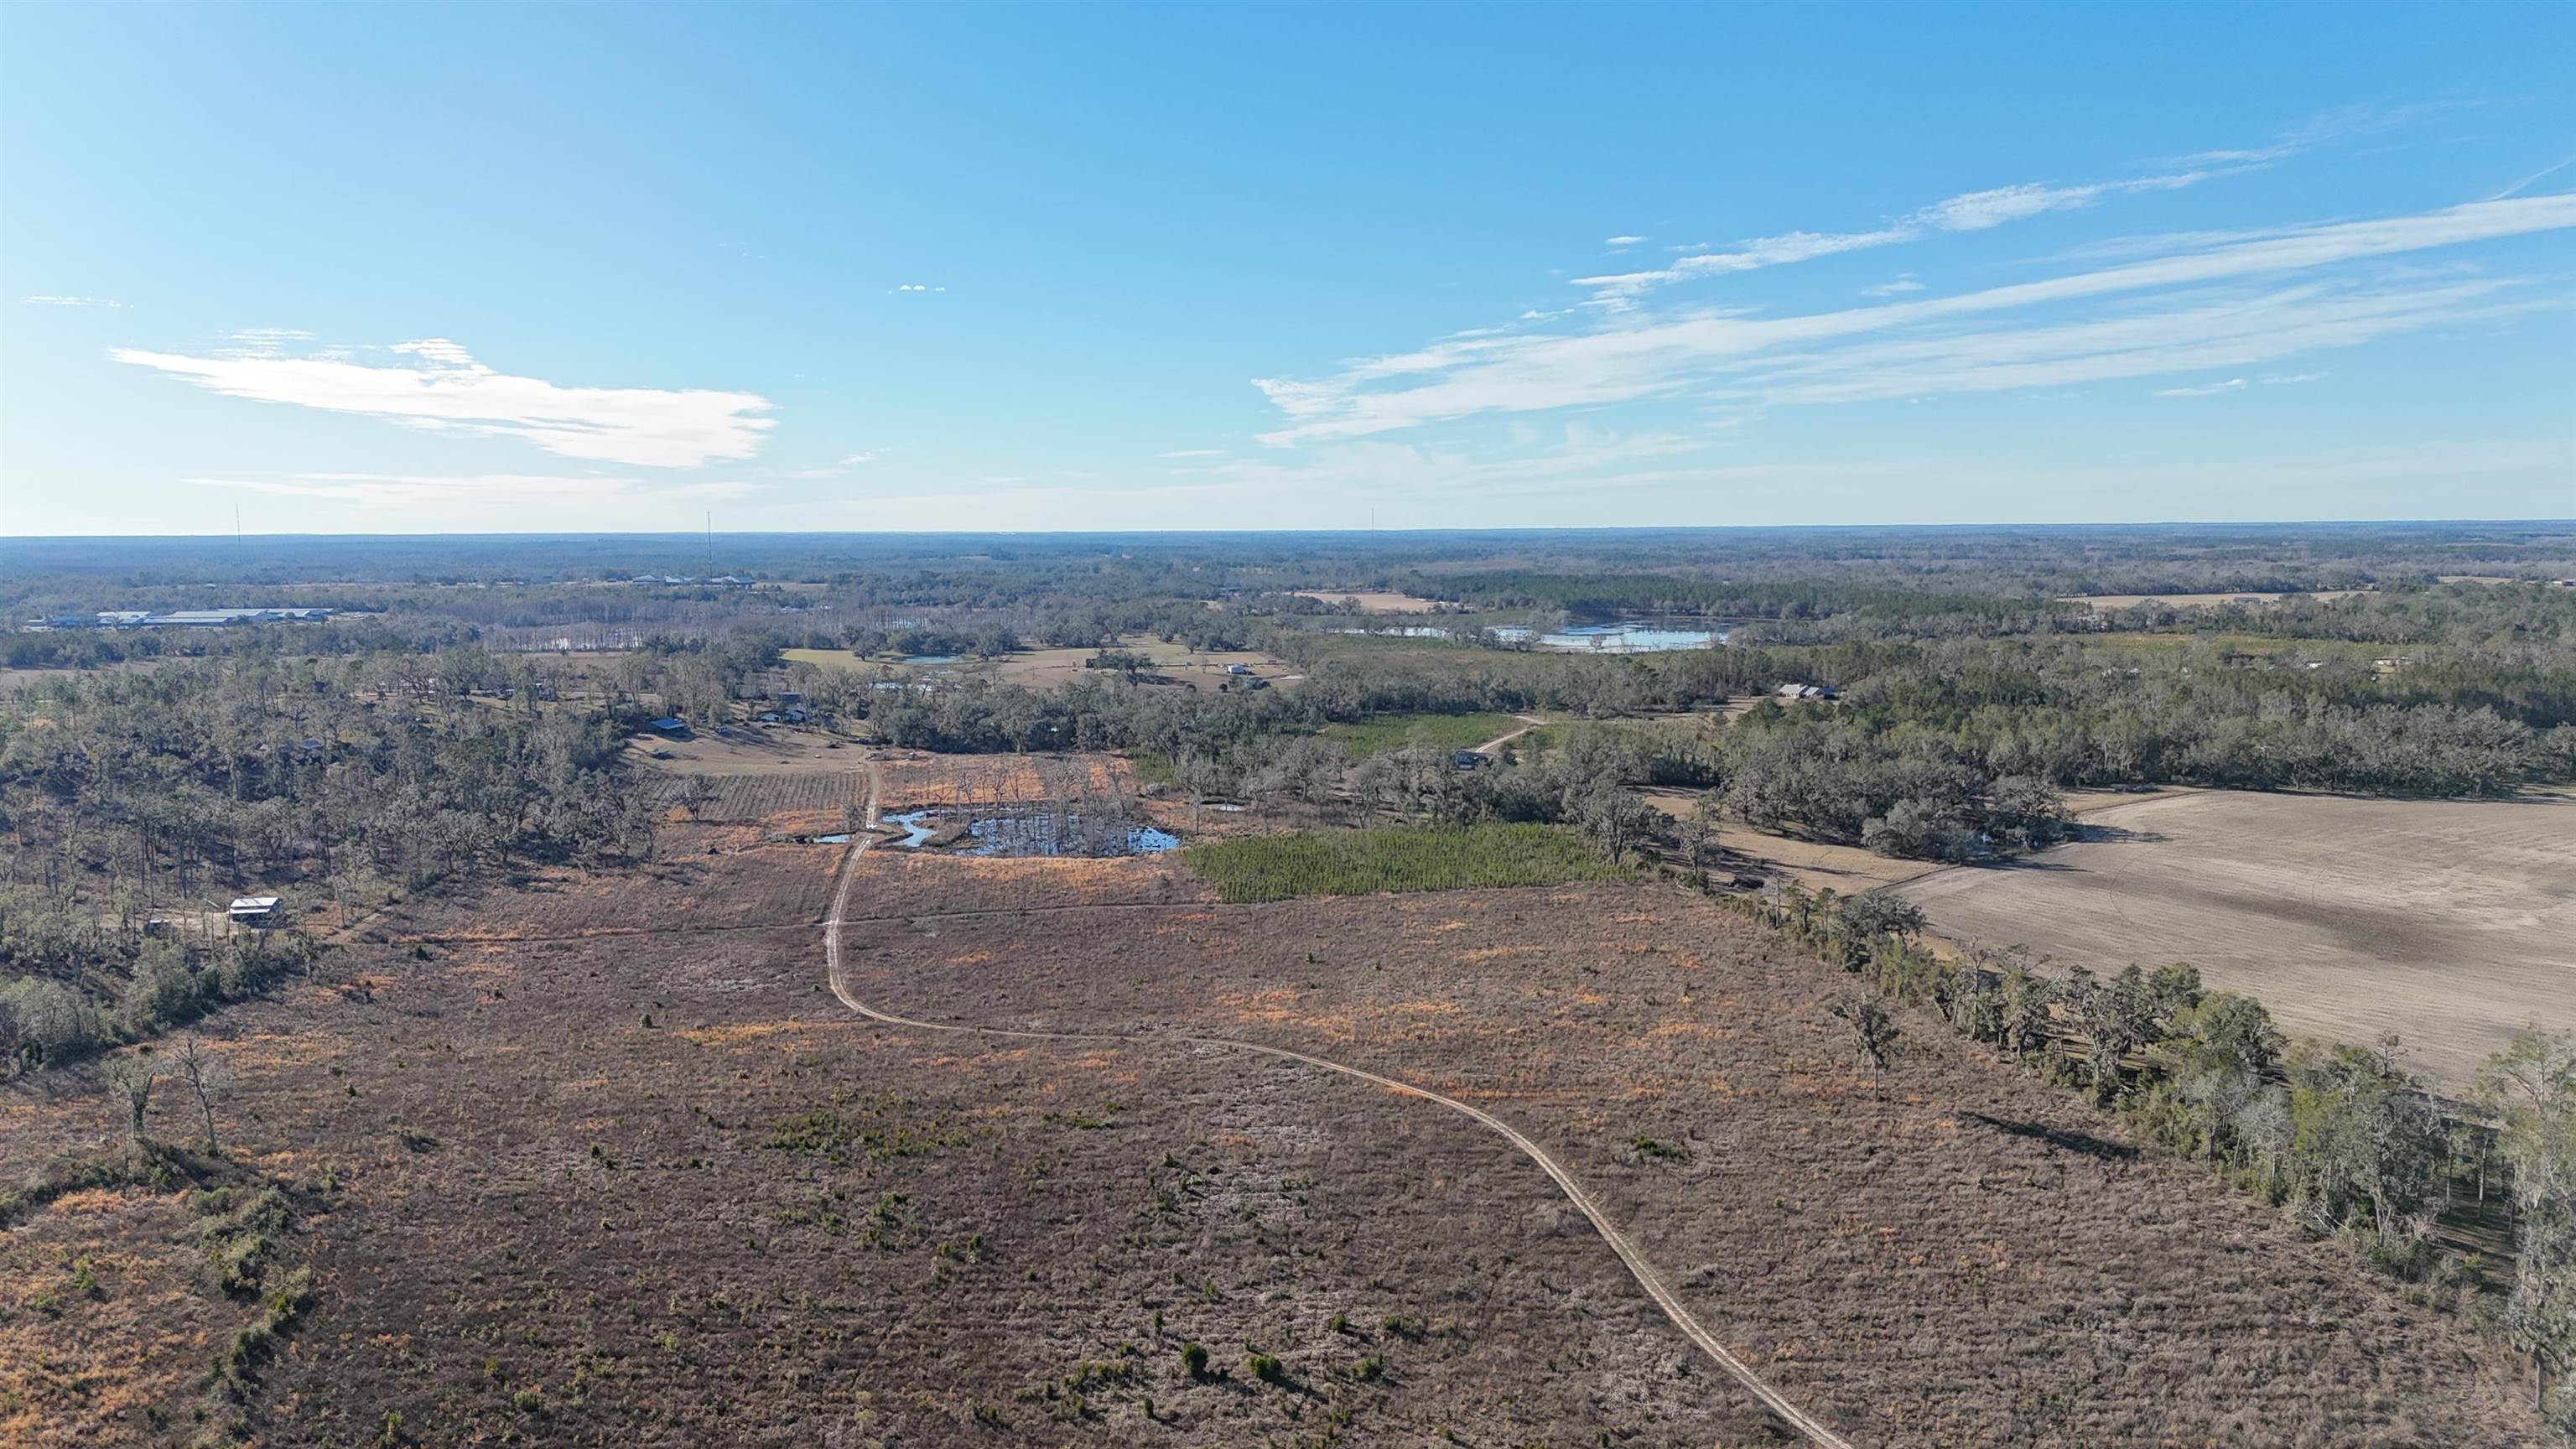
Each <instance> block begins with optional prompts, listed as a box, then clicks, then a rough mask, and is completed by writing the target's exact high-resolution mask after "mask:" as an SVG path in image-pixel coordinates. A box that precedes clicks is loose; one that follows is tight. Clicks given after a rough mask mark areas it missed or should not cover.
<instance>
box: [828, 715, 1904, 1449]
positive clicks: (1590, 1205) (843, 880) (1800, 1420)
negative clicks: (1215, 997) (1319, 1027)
mask: <svg viewBox="0 0 2576 1449" xmlns="http://www.w3.org/2000/svg"><path fill="white" fill-rule="evenodd" d="M1505 738H1506V739H1508V738H1510V736H1505ZM1496 743H1497V744H1499V743H1500V741H1497V742H1496ZM867 771H868V803H867V828H864V829H861V830H855V831H852V832H851V834H850V844H849V848H848V849H847V850H846V851H845V852H843V854H842V856H841V865H840V871H839V877H838V879H837V880H836V881H835V882H834V883H833V887H832V910H831V915H830V916H829V918H827V919H826V920H825V921H824V922H823V959H824V969H825V971H826V972H827V973H828V975H829V977H830V980H831V985H832V994H833V995H834V996H836V997H839V998H840V1001H841V1004H842V1005H843V1006H846V1007H848V1008H849V1009H850V1010H852V1011H855V1012H857V1013H858V1014H859V1015H861V1016H864V1017H867V1018H869V1019H870V1020H872V1021H881V1022H884V1023H885V1024H886V1025H888V1026H899V1027H905V1028H908V1029H910V1030H913V1031H939V1032H962V1033H969V1034H973V1035H977V1036H997V1037H1009V1038H1014V1039H1018V1040H1023V1041H1063V1042H1103V1041H1122V1042H1141V1043H1147V1044H1152V1045H1157V1046H1162V1047H1166V1048H1184V1049H1192V1050H1201V1051H1236V1052H1255V1053H1258V1054H1260V1055H1262V1056H1267V1057H1276V1058H1278V1059H1280V1060H1282V1061H1290V1062H1297V1063H1300V1064H1301V1065H1304V1066H1309V1067H1313V1068H1316V1069H1317V1070H1319V1071H1327V1072H1339V1073H1341V1074H1342V1075H1343V1076H1346V1077H1356V1078H1358V1079H1359V1080H1361V1081H1364V1082H1369V1083H1372V1084H1374V1085H1376V1086H1380V1087H1384V1088H1385V1089H1387V1090H1388V1091H1390V1092H1400V1093H1403V1094H1404V1095H1406V1096H1408V1097H1419V1098H1421V1099H1422V1100H1423V1101H1426V1102H1430V1103H1432V1104H1434V1105H1436V1106H1440V1107H1445V1108H1447V1109H1448V1110H1450V1111H1452V1112H1456V1113H1458V1114H1459V1115H1460V1116H1463V1117H1466V1118H1468V1119H1469V1120H1471V1121H1473V1122H1475V1123H1476V1124H1477V1125H1478V1126H1480V1127H1483V1128H1485V1129H1486V1130H1487V1131H1490V1132H1492V1133H1494V1134H1495V1135H1496V1136H1498V1137H1500V1138H1502V1139H1503V1140H1504V1141H1505V1142H1508V1143H1510V1144H1511V1145H1512V1146H1513V1147H1515V1148H1518V1149H1519V1150H1520V1152H1521V1155H1522V1156H1524V1157H1527V1158H1528V1159H1529V1160H1530V1161H1532V1162H1535V1163H1537V1164H1538V1166H1539V1170H1540V1171H1542V1172H1545V1173H1546V1174H1547V1175H1548V1178H1549V1179H1550V1180H1551V1181H1553V1182H1554V1183H1555V1184H1556V1185H1557V1188H1558V1190H1560V1191H1562V1192H1563V1193H1564V1194H1565V1196H1566V1198H1567V1200H1569V1201H1571V1202H1572V1203H1573V1204H1574V1205H1575V1206H1576V1207H1578V1208H1581V1209H1582V1210H1583V1215H1584V1216H1585V1217H1586V1218H1589V1219H1591V1221H1592V1226H1593V1228H1594V1229H1595V1230H1596V1231H1598V1232H1599V1233H1600V1234H1601V1240H1602V1241H1603V1242H1606V1243H1608V1244H1609V1245H1610V1250H1611V1251H1612V1252H1614V1253H1617V1254H1618V1255H1619V1261H1620V1262H1621V1263H1622V1264H1624V1265H1626V1267H1627V1269H1628V1272H1629V1274H1630V1276H1632V1277H1634V1278H1635V1279H1636V1280H1637V1286H1638V1287H1640V1288H1643V1289H1645V1290H1646V1294H1647V1296H1648V1297H1651V1298H1653V1299H1654V1300H1655V1305H1656V1306H1657V1307H1659V1308H1661V1309H1663V1310H1664V1316H1665V1317H1667V1318H1669V1319H1671V1320H1672V1321H1673V1326H1674V1327H1676V1328H1678V1329H1680V1330H1681V1331H1682V1333H1683V1335H1684V1336H1685V1337H1687V1338H1688V1339H1690V1341H1691V1342H1692V1343H1693V1344H1696V1345H1697V1346H1698V1347H1699V1350H1700V1352H1702V1353H1704V1354H1706V1355H1708V1357H1709V1360H1710V1361H1711V1362H1713V1363H1715V1364H1716V1365H1717V1366H1718V1367H1719V1368H1722V1369H1724V1370H1726V1372H1727V1373H1728V1374H1730V1375H1732V1376H1733V1377H1734V1379H1735V1381H1736V1382H1737V1383H1740V1384H1742V1385H1744V1387H1745V1388H1746V1389H1748V1390H1750V1391H1751V1392H1752V1394H1753V1396H1754V1397H1755V1398H1757V1399H1760V1400H1761V1401H1762V1402H1763V1403H1764V1404H1765V1405H1766V1406H1768V1407H1769V1408H1770V1410H1771V1411H1772V1412H1773V1413H1775V1414H1777V1415H1779V1416H1780V1418H1781V1419H1782V1421H1783V1422H1785V1423H1787V1424H1788V1425H1789V1427H1791V1428H1793V1429H1795V1430H1797V1431H1798V1432H1799V1433H1801V1434H1803V1435H1805V1436H1806V1437H1807V1438H1808V1439H1809V1440H1810V1441H1812V1442H1814V1443H1816V1444H1819V1445H1823V1446H1826V1449H1856V1446H1854V1445H1853V1444H1852V1442H1851V1441H1850V1440H1848V1439H1845V1438H1844V1437H1843V1436H1842V1435H1840V1434H1837V1433H1835V1432H1834V1431H1833V1430H1832V1429H1830V1428H1828V1427H1826V1426H1825V1425H1824V1424H1822V1423H1819V1422H1817V1421H1816V1420H1815V1419H1813V1418H1811V1417H1809V1416H1808V1415H1807V1413H1806V1412H1805V1411H1804V1410H1802V1409H1800V1408H1799V1407H1798V1406H1797V1405H1796V1404H1794V1403H1791V1402H1790V1401H1789V1398H1788V1396H1787V1395H1785V1394H1783V1393H1781V1392H1780V1391H1779V1390H1778V1389H1776V1388H1774V1387H1772V1385H1771V1384H1770V1383H1769V1381H1767V1380H1765V1379H1764V1378H1763V1377H1762V1376H1761V1375H1760V1374H1758V1373H1755V1372H1754V1371H1753V1369H1752V1368H1751V1367H1750V1366H1749V1365H1747V1364H1746V1363H1745V1362H1744V1361H1743V1360H1742V1359H1740V1358H1737V1357H1736V1356H1735V1355H1734V1354H1733V1353H1732V1352H1730V1351H1728V1349H1727V1347H1726V1345H1725V1344H1723V1343H1720V1342H1719V1341H1718V1339H1717V1335H1716V1334H1713V1333H1711V1332H1709V1330H1708V1327H1707V1325H1705V1324H1703V1323H1701V1322H1700V1321H1699V1319H1698V1317H1697V1316H1695V1315H1694V1314H1692V1312H1691V1311H1690V1309H1688V1308H1686V1307H1684V1306H1683V1304H1682V1301H1681V1298H1680V1297H1679V1296H1678V1295H1676V1294H1675V1293H1674V1292H1673V1290H1672V1286H1671V1285H1670V1284H1668V1283H1666V1282H1665V1281H1664V1276H1663V1274H1661V1273H1659V1272H1657V1271H1656V1270H1655V1266H1654V1264H1652V1263H1649V1262H1647V1261H1646V1256H1645V1254H1643V1253H1641V1252H1639V1251H1638V1250H1637V1245H1636V1244H1635V1243H1633V1242H1631V1241H1629V1239H1628V1235H1627V1234H1625V1233H1623V1232H1621V1231H1619V1229H1618V1227H1617V1225H1616V1224H1614V1223H1612V1222H1611V1221H1610V1218H1609V1215H1608V1214H1606V1213H1604V1212H1603V1211H1602V1210H1601V1206H1600V1204H1598V1203H1596V1202H1594V1201H1593V1200H1592V1195H1591V1194H1590V1193H1588V1192H1585V1191H1584V1190H1583V1185H1582V1184H1581V1183H1580V1182H1577V1181H1576V1180H1575V1178H1574V1174H1573V1173H1572V1172H1569V1171H1567V1170H1566V1166H1565V1164H1564V1163H1562V1162H1559V1161H1558V1160H1557V1159H1556V1157H1555V1156H1554V1155H1553V1154H1551V1153H1550V1152H1549V1151H1548V1150H1547V1149H1546V1148H1544V1147H1541V1146H1539V1145H1538V1144H1537V1143H1536V1142H1533V1141H1531V1140H1530V1139H1529V1138H1528V1137H1526V1136H1524V1135H1523V1134H1522V1133H1521V1132H1520V1131H1519V1130H1518V1129H1517V1128H1515V1127H1513V1126H1512V1125H1511V1124H1510V1123H1508V1122H1505V1121H1504V1120H1503V1119H1501V1118H1500V1117H1497V1116H1495V1115H1494V1114H1493V1113H1491V1112H1487V1111H1485V1110H1484V1109H1482V1108H1480V1107H1473V1106H1469V1105H1468V1104H1467V1103H1465V1102H1461V1101H1459V1100H1458V1099H1457V1098H1455V1097H1447V1096H1443V1095H1441V1094H1440V1093H1438V1092H1434V1091H1431V1090H1429V1089H1428V1088H1424V1087H1417V1086H1415V1085H1413V1084H1412V1083H1410V1082H1404V1081H1399V1080H1397V1079H1396V1078H1394V1077H1389V1076H1382V1075H1380V1074H1378V1073H1376V1072H1372V1071H1366V1070H1363V1069H1362V1068H1359V1067H1354V1066H1347V1065H1345V1064H1343V1063H1341V1062H1336V1061H1331V1060H1328V1059H1326V1058H1323V1057H1318V1056H1309V1055H1308V1054H1306V1053H1304V1052H1299V1051H1290V1050H1288V1049H1287V1048H1286V1047H1275V1046H1264V1045H1262V1044H1261V1043H1259V1042H1248V1041H1235V1040H1232V1039H1230V1038H1226V1037H1214V1036H1192V1035H1189V1034H1187V1033H1182V1032H1174V1031H1169V1030H1163V1029H1159V1028H1155V1027H1151V1026H1140V1027H1137V1028H1134V1029H1132V1030H1127V1031H1099V1032H1071V1031H1027V1030H1021V1029H1016V1028H1011V1027H997V1026H970V1025H960V1024H956V1023H951V1022H939V1021H916V1020H914V1019H912V1018H911V1017H905V1016H897V1015H895V1014H894V1013H893V1012H890V1011H887V1010H885V1009H884V1008H882V1007H878V1006H872V1005H870V1004H869V1003H867V1002H865V1001H862V1000H860V999H859V996H858V993H857V992H856V991H854V990H853V989H851V986H850V980H849V974H848V972H847V970H846V969H845V968H844V967H843V965H842V960H841V930H842V927H843V924H844V923H845V922H847V921H848V920H849V918H850V892H851V890H852V889H853V887H855V886H856V884H857V882H858V871H857V869H856V867H857V865H858V861H859V856H860V855H861V854H862V853H863V852H865V851H866V850H867V848H868V845H869V843H870V841H871V840H872V839H873V835H872V832H873V830H874V827H875V825H876V819H877V799H878V794H879V790H878V785H879V780H880V775H879V773H878V770H877V767H876V764H875V762H874V761H871V762H869V764H868V767H867Z"/></svg>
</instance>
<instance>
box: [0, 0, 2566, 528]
mask: <svg viewBox="0 0 2576 1449" xmlns="http://www.w3.org/2000/svg"><path fill="white" fill-rule="evenodd" d="M2571 58H2576V8H2570V7H2566V6H2541V5H2529V6H2505V5H2495V6H2444V7H2431V8H2388V7H2359V6H2355V7H2334V8H2326V7H2312V6H2286V5H2283V6H2233V7H2226V8H2212V9H2196V8H2191V7H2185V6H2176V5H2156V6H2148V7H2140V8H2134V9H2132V8H2122V7H2116V6H2107V5H2086V6H2067V7H2047V8H2041V7H2027V8H1996V7H1983V8H1950V7H1943V6H1935V5H1913V6H1903V7H1887V8H1836V7H1828V6H1799V7H1795V8H1779V9H1770V8H1755V7H1732V6H1730V7H1708V8H1697V9H1687V10H1685V9H1681V8H1659V7H1639V6H1600V7H1591V8H1581V9H1566V8H1540V7H1514V8H1499V7H1484V6H1476V7H1469V6H1462V5H1445V6H1420V7H1408V8H1380V7H1364V6H1357V5H1333V6H1301V7H1294V8H1260V7H1252V6H1223V7H1218V6H1201V7H1152V8H1147V7H1119V8H1079V7H1073V6H1048V7H1043V8H1034V9H1006V8H998V7H990V6H963V5H960V6H939V7H930V6H914V7H903V8H888V9H861V8H856V7H833V8H830V9H821V10H803V9H793V8H787V7H773V6H759V7H754V6H724V7H705V8H689V7H680V6H655V7H636V8H609V7H605V6H573V5H556V6H528V7H505V6H499V5H484V6H471V7H441V8H412V7H398V6H390V5H364V6H360V5H348V6H332V7H317V8H302V7H295V6H287V5H266V6H194V7H184V8H177V7H143V6H103V5H100V6H89V5H84V6H72V5H28V4H20V5H12V6H7V7H5V8H0V530H5V531H6V532H8V533H16V534H42V533H162V534H186V533H216V532H229V531H231V529H232V527H233V517H234V510H235V508H236V507H238V508H239V509H240V511H241V514H242V517H243V519H244V521H245V524H246V526H247V527H249V528H250V530H251V531H253V532H280V533H285V532H368V531H404V532H412V531H458V532H490V531H512V532H517V531H552V530H581V531H592V530H618V531H624V530H663V529H677V528H694V527H696V526H697V525H698V523H699V522H700V520H701V518H702V516H703V515H704V514H705V512H707V511H709V510H712V511H713V513H714V515H715V522H716V526H717V528H718V529H720V530H723V529H746V530H747V529H858V530H876V529H961V528H962V529H988V528H991V529H1000V528H1014V529H1062V528H1153V527H1189V528H1208V527H1215V528H1228V527H1293V528H1337V527H1364V526H1367V525H1369V524H1370V523H1371V522H1372V521H1374V522H1375V523H1377V524H1379V525H1381V526H1384V527H1437V526H1448V525H1459V524H1472V525H1479V526H1502V525H1531V526H1543V525H1606V524H1638V525H1647V524H1766V523H1854V522H1927V523H1938V522H1977V521H2040V522H2086V521H2120V520H2151V519H2283V518H2387V517H2438V518H2469V517H2534V516H2550V517H2562V516H2568V515H2571V514H2576V287H2572V286H2571V283H2576V245H2571V241H2576V64H2571Z"/></svg>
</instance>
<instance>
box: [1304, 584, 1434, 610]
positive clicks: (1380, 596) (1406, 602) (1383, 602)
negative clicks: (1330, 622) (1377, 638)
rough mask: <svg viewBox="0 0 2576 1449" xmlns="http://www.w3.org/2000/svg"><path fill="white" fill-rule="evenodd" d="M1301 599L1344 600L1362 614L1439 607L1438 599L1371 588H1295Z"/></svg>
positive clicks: (1331, 601) (1337, 602)
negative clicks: (1355, 606)
mask: <svg viewBox="0 0 2576 1449" xmlns="http://www.w3.org/2000/svg"><path fill="white" fill-rule="evenodd" d="M1292 592H1293V593H1295V594H1296V595H1297V597H1299V598H1301V599H1317V600H1321V601H1322V602H1324V603H1327V604H1339V603H1342V602H1345V601H1348V602H1350V603H1354V604H1357V605H1358V606H1359V610H1360V612H1361V613H1363V614H1428V613H1430V612H1432V611H1433V610H1435V609H1437V608H1439V607H1440V601H1439V600H1438V599H1418V598H1415V597H1414V596H1413V595H1411V594H1390V593H1385V592H1382V591H1379V590H1372V589H1296V590H1292Z"/></svg>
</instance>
